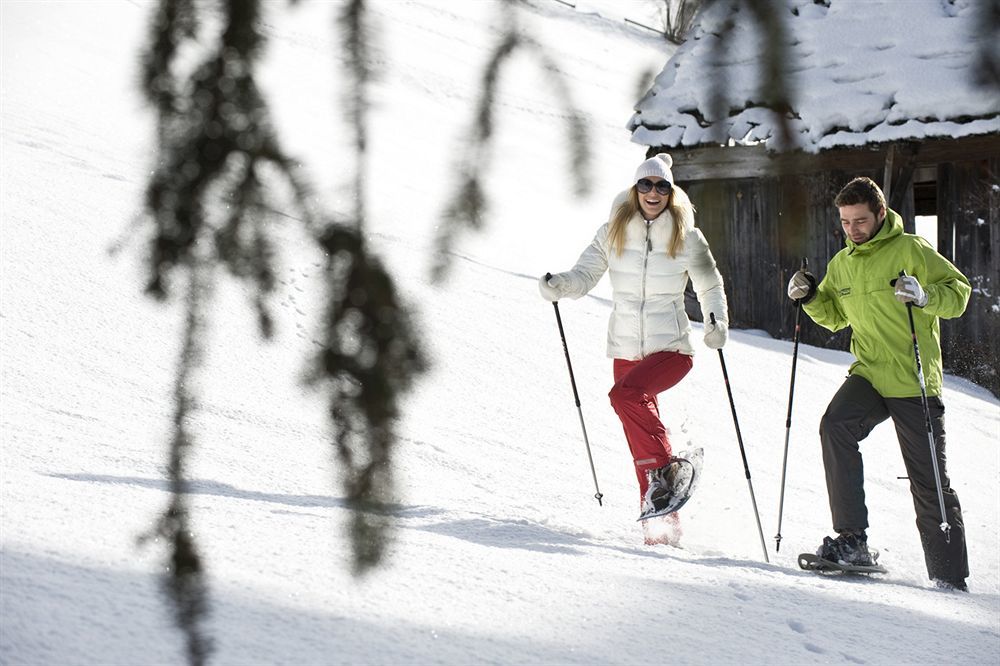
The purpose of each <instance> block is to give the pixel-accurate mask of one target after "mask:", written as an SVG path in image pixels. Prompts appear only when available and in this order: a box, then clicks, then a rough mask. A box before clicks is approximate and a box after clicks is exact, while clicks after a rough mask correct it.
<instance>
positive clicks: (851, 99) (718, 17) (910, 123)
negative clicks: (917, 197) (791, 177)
mask: <svg viewBox="0 0 1000 666" xmlns="http://www.w3.org/2000/svg"><path fill="white" fill-rule="evenodd" d="M782 3H784V5H785V6H787V7H788V14H787V17H788V22H787V23H788V40H789V44H788V48H789V53H790V63H789V66H788V68H787V69H788V70H789V76H790V81H789V84H790V85H789V87H790V89H791V91H792V94H793V99H792V106H793V109H794V111H795V118H793V119H790V121H789V123H790V126H791V129H792V132H793V135H794V137H793V138H794V140H795V141H796V142H797V144H798V145H799V147H801V148H802V149H804V150H806V151H807V152H817V151H820V150H823V149H826V148H833V147H838V146H858V145H864V144H868V143H880V142H886V141H897V140H904V139H922V138H932V137H955V138H958V137H963V136H970V135H978V134H988V133H998V132H1000V98H998V96H997V94H996V92H995V91H994V90H990V89H988V88H984V87H981V86H978V85H976V84H975V83H974V81H973V77H972V72H973V67H972V64H973V62H974V59H975V55H976V51H977V49H978V48H979V47H980V46H981V42H982V40H983V39H984V37H982V36H980V35H977V34H976V32H975V30H974V28H975V25H974V21H975V18H976V13H975V11H974V6H973V3H972V2H969V1H963V0H960V1H959V2H956V3H950V2H945V1H944V0H906V1H901V0H832V2H830V3H828V4H829V7H826V6H824V5H823V4H818V3H816V2H813V1H812V0H782ZM729 7H730V4H729V3H727V2H718V3H715V4H714V5H712V7H711V9H710V10H709V11H706V12H704V13H703V14H702V15H701V18H700V19H698V21H699V23H698V24H696V26H695V28H694V29H693V30H692V33H691V36H690V38H689V40H688V41H687V42H686V43H685V44H684V45H683V46H682V47H681V48H680V49H678V51H677V54H676V55H675V57H674V58H673V59H672V60H671V61H670V62H668V63H667V65H666V66H665V67H664V68H663V71H662V72H661V73H660V74H659V76H657V78H656V81H655V82H654V84H653V86H652V87H651V88H650V90H649V92H648V93H647V94H646V95H645V97H644V98H643V99H642V100H640V101H639V102H638V104H637V105H636V107H635V108H636V113H635V114H634V115H633V116H632V118H631V120H630V121H629V128H630V129H632V130H633V137H632V140H633V141H635V142H637V143H640V144H642V145H648V146H671V147H673V146H678V147H679V146H697V145H700V144H706V143H708V144H710V143H725V142H727V141H735V142H743V143H755V142H759V141H767V140H768V139H771V138H773V137H775V136H777V135H778V131H777V125H776V118H775V116H774V114H773V113H772V112H771V111H770V110H768V109H766V108H763V107H762V106H761V104H762V103H763V101H764V100H763V99H762V94H761V84H760V76H759V72H760V70H761V63H762V61H763V55H762V54H763V49H764V47H763V44H762V43H761V40H762V39H763V36H762V34H761V33H760V30H759V28H758V24H757V23H756V21H755V20H754V19H753V17H752V15H751V13H750V10H749V9H748V8H747V7H745V6H738V9H737V11H736V13H735V14H734V15H733V21H734V25H733V28H732V30H731V32H730V33H729V34H728V35H727V36H726V37H725V38H724V39H725V44H724V46H723V47H718V44H719V39H720V37H719V33H720V30H721V26H722V24H723V22H724V21H726V20H727V19H728V18H729V16H730V10H729ZM793 8H794V9H795V10H796V15H792V12H791V10H792V9H793ZM717 49H718V50H719V52H720V53H721V56H715V55H713V53H714V52H715V51H716V50H717ZM712 82H715V84H716V85H722V87H723V92H722V94H723V95H724V97H725V100H726V104H727V106H726V116H725V117H723V118H719V119H716V118H714V115H713V113H712V108H713V106H712V95H713V85H712ZM703 119H708V120H712V121H713V124H712V125H711V126H708V125H706V123H705V122H704V121H703Z"/></svg>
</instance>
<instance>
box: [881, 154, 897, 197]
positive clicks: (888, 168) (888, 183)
mask: <svg viewBox="0 0 1000 666" xmlns="http://www.w3.org/2000/svg"><path fill="white" fill-rule="evenodd" d="M895 157H896V144H894V143H890V144H889V150H888V151H886V153H885V168H884V169H883V171H882V194H884V195H885V202H886V203H885V205H886V206H888V205H889V197H890V195H891V193H892V161H893V159H894V158H895Z"/></svg>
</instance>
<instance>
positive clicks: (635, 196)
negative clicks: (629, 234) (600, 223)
mask: <svg viewBox="0 0 1000 666" xmlns="http://www.w3.org/2000/svg"><path fill="white" fill-rule="evenodd" d="M666 209H667V210H669V211H670V216H671V217H672V218H673V220H674V233H673V234H672V235H671V237H670V243H669V244H668V246H667V254H669V255H670V258H671V259H673V258H674V257H676V256H677V253H678V252H680V251H681V250H683V249H684V236H685V234H686V232H687V228H688V227H690V226H693V225H694V204H692V203H691V199H690V198H688V195H687V192H685V191H684V190H682V189H681V188H679V187H677V186H676V185H674V186H673V188H671V190H670V198H669V199H667V208H666ZM640 211H641V209H640V208H639V192H638V191H637V190H636V189H635V185H633V186H632V187H631V188H629V190H628V195H627V196H626V197H625V200H624V201H622V202H621V203H620V204H619V205H618V208H616V209H615V211H614V213H613V214H612V215H611V228H610V229H609V230H608V240H609V242H610V244H611V247H612V249H614V251H615V254H617V255H618V256H621V254H622V252H624V251H625V228H626V227H627V226H628V223H629V220H631V219H632V218H633V217H635V215H636V213H639V212H640Z"/></svg>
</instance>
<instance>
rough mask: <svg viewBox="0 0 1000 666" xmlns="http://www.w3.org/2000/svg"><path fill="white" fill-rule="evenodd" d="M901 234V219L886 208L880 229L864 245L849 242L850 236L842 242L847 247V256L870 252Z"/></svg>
mask: <svg viewBox="0 0 1000 666" xmlns="http://www.w3.org/2000/svg"><path fill="white" fill-rule="evenodd" d="M902 234H903V218H901V217H900V216H899V213H897V212H896V211H894V210H893V209H891V208H886V213H885V221H884V222H883V223H882V228H881V229H879V230H878V233H877V234H875V236H874V238H870V239H869V240H867V241H865V242H864V243H860V244H859V243H855V242H854V241H852V240H851V238H850V236H846V235H845V238H844V242H845V243H846V244H847V247H848V254H854V253H855V252H872V251H874V250H875V248H876V247H878V246H879V245H880V244H881V243H884V242H885V241H887V240H889V239H891V238H895V237H896V236H901V235H902Z"/></svg>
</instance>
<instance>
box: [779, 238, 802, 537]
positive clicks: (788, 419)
mask: <svg viewBox="0 0 1000 666" xmlns="http://www.w3.org/2000/svg"><path fill="white" fill-rule="evenodd" d="M807 268H809V260H808V259H806V258H805V257H802V268H801V269H800V270H803V271H804V270H806V269H807ZM801 314H802V299H799V300H797V301H795V335H794V337H793V340H794V343H793V347H792V380H791V382H790V383H789V386H788V414H787V415H786V416H785V457H784V460H783V461H782V463H781V496H780V499H779V500H778V533H777V534H776V535H775V536H774V540H775V544H774V552H778V551H779V550H781V518H782V513H783V512H784V509H785V472H786V471H787V470H788V438H789V436H790V435H791V432H792V398H793V397H794V396H795V365H796V363H797V362H798V359H799V330H800V327H799V317H800V315H801Z"/></svg>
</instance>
